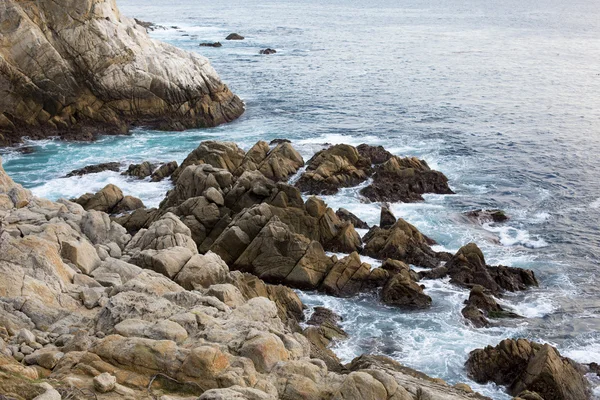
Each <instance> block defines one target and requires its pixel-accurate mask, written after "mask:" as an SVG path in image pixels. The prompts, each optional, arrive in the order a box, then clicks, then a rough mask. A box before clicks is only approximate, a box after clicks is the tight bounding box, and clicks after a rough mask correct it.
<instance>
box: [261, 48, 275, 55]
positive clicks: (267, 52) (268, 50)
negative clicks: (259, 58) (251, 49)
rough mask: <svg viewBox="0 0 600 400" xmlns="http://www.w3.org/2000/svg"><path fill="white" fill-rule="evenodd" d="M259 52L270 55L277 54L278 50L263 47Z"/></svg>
mask: <svg viewBox="0 0 600 400" xmlns="http://www.w3.org/2000/svg"><path fill="white" fill-rule="evenodd" d="M258 53H259V54H266V55H269V54H275V53H277V50H275V49H262V50H261V51H259V52H258Z"/></svg>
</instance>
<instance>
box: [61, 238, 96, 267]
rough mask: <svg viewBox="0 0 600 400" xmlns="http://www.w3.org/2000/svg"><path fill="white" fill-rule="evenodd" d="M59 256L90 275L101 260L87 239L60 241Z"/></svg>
mask: <svg viewBox="0 0 600 400" xmlns="http://www.w3.org/2000/svg"><path fill="white" fill-rule="evenodd" d="M61 256H62V257H63V258H64V259H66V260H68V261H70V262H72V263H73V264H74V265H75V266H76V267H77V268H79V270H80V271H81V272H83V273H84V274H86V275H90V274H91V273H92V271H94V270H95V269H96V268H97V267H98V266H99V265H100V262H101V260H100V257H98V253H97V252H96V249H95V248H94V246H92V245H91V244H90V243H89V242H88V241H87V240H82V241H75V240H72V241H64V242H62V247H61Z"/></svg>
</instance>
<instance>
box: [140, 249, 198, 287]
mask: <svg viewBox="0 0 600 400" xmlns="http://www.w3.org/2000/svg"><path fill="white" fill-rule="evenodd" d="M193 255H194V253H193V252H192V251H191V250H190V249H189V248H186V247H181V246H175V247H170V248H168V249H161V250H154V249H147V250H143V251H141V252H139V253H137V254H136V255H135V256H134V257H133V258H132V259H131V262H132V263H133V264H135V265H137V266H139V267H142V268H146V269H151V270H153V271H156V272H158V273H159V274H163V275H164V276H166V277H168V278H170V279H173V278H175V276H176V275H177V274H179V272H180V271H181V270H182V269H183V267H184V266H185V265H186V264H187V263H188V262H189V261H190V259H191V258H192V256H193Z"/></svg>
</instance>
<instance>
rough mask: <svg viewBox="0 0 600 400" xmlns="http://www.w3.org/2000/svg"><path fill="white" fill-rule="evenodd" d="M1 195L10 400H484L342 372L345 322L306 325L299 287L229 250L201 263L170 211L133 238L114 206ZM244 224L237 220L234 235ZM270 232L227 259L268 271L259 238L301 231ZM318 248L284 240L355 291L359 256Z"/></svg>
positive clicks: (361, 367)
mask: <svg viewBox="0 0 600 400" xmlns="http://www.w3.org/2000/svg"><path fill="white" fill-rule="evenodd" d="M195 167H201V166H189V167H188V168H195ZM211 168H213V167H212V166H211ZM219 187H220V186H219ZM215 190H216V189H215ZM282 193H283V192H282ZM105 197H106V198H107V199H108V197H107V196H105ZM210 197H211V198H213V197H212V196H210ZM201 198H205V197H201ZM0 199H2V201H0V221H1V223H0V274H1V275H2V279H1V280H0V393H2V395H3V396H8V397H11V398H16V399H31V398H34V397H35V398H38V399H55V398H56V399H58V398H61V396H62V397H63V398H88V397H89V396H91V397H97V398H102V399H115V400H116V399H123V398H131V399H148V400H149V399H154V398H161V396H163V395H165V396H166V397H162V398H163V399H166V398H169V397H168V396H175V397H176V398H178V397H185V396H195V397H198V396H199V398H200V399H233V398H239V399H248V400H250V399H265V400H275V399H280V398H285V399H315V400H316V399H324V398H326V399H340V400H341V399H346V400H359V399H373V400H376V399H399V400H417V399H422V398H424V397H423V396H427V397H428V398H444V399H448V400H467V399H475V398H481V397H480V396H478V395H476V394H473V393H468V392H466V391H464V390H461V389H458V388H454V387H451V386H448V385H446V384H445V383H443V382H440V381H439V380H435V379H432V378H429V377H427V376H426V375H424V374H419V373H417V372H416V371H412V370H410V369H408V368H404V367H402V366H401V365H400V364H398V363H396V362H394V361H392V360H390V359H388V358H386V357H382V356H378V357H375V358H368V357H363V358H362V359H360V360H355V361H356V362H353V363H352V364H351V365H349V366H347V367H343V366H341V365H340V364H339V360H337V358H336V357H335V354H333V353H332V352H331V350H330V349H329V348H328V344H329V343H330V342H331V341H332V340H343V338H344V337H345V336H346V334H345V333H344V332H343V330H342V329H341V328H340V326H339V325H338V324H337V322H338V321H337V318H335V316H334V315H332V314H330V313H326V312H323V311H322V310H315V313H314V314H313V318H312V319H311V321H310V324H309V325H308V327H307V328H306V329H304V330H302V329H301V328H300V326H299V322H301V321H302V319H303V309H304V306H303V304H302V302H301V301H300V299H299V298H298V296H297V295H296V294H295V293H294V292H293V291H292V290H291V289H288V288H286V287H284V286H275V285H269V284H267V283H265V282H263V281H262V280H260V279H259V278H257V277H256V276H253V275H249V274H245V273H243V272H240V271H230V270H229V268H228V265H227V263H226V262H225V260H223V259H222V258H221V257H220V256H219V255H218V254H217V253H214V252H206V253H205V254H199V253H198V246H197V244H196V241H195V240H194V239H193V237H192V231H191V229H190V228H189V227H188V226H186V224H184V222H183V220H182V219H180V218H179V217H178V216H177V215H175V214H173V213H171V212H168V211H167V212H161V213H157V215H156V216H155V217H154V218H152V219H153V221H152V222H150V223H149V224H148V225H147V226H145V227H143V228H141V229H140V230H139V231H138V232H137V233H136V234H135V235H134V236H133V237H132V236H131V235H129V234H128V233H127V232H126V230H125V228H123V227H122V226H121V225H119V224H118V223H116V222H114V221H111V220H110V218H109V216H108V215H107V214H105V213H104V212H102V211H96V210H91V211H86V210H85V209H84V208H83V207H82V206H80V205H78V204H76V203H74V202H70V201H67V200H59V201H57V202H51V201H47V200H44V199H39V198H36V197H33V196H32V195H31V194H30V193H29V192H28V191H26V190H24V189H23V188H21V187H20V186H19V185H17V184H15V183H14V182H13V181H12V180H11V179H10V178H9V177H8V176H7V175H6V174H5V173H4V171H3V170H1V169H0ZM192 199H193V198H192ZM192 199H185V200H183V199H182V200H183V204H185V202H186V201H189V200H192ZM203 204H206V203H203ZM211 204H215V205H216V203H211ZM317 205H318V204H316V203H315V204H314V205H313V206H317ZM178 207H179V206H178ZM203 207H204V206H203ZM221 207H223V206H221ZM255 207H263V208H265V207H266V208H267V209H268V208H269V207H271V206H269V205H268V204H257V205H256V206H255ZM311 207H312V206H311ZM311 207H307V208H309V209H310V208H311ZM176 208H177V207H176ZM332 213H333V211H332ZM242 214H243V215H248V216H251V215H252V214H251V212H250V211H246V212H244V213H242ZM255 215H256V216H258V219H259V220H260V219H261V218H262V214H260V213H259V214H255ZM333 215H335V214H333ZM236 218H237V217H236ZM267 222H268V223H267ZM243 226H244V224H241V225H235V224H234V225H232V226H231V232H234V233H232V235H234V234H239V230H240V229H241V228H242V227H243ZM261 226H262V228H261V229H259V230H258V232H257V233H256V234H255V235H253V236H252V237H253V238H254V239H253V241H252V242H250V243H249V245H248V246H246V248H240V249H237V250H236V248H235V246H234V245H235V241H228V242H227V243H228V247H227V250H228V251H229V253H224V254H231V253H235V252H236V251H237V252H239V251H240V250H241V255H242V256H241V257H236V258H235V260H238V258H239V262H240V263H241V260H247V262H248V263H252V264H253V265H254V266H255V267H256V268H258V269H259V270H260V269H262V268H263V267H266V266H268V265H269V261H268V260H269V258H270V257H271V255H270V254H267V257H266V258H262V257H261V254H264V252H265V251H266V250H268V249H269V247H268V246H266V247H264V248H262V246H260V245H258V243H259V242H261V241H262V242H269V241H273V240H276V239H277V237H278V235H281V234H283V235H300V234H298V233H292V232H290V231H289V229H290V228H289V226H288V225H286V224H283V223H281V222H279V223H278V222H277V217H273V218H269V219H268V220H267V221H265V223H263V224H262V225H261ZM236 227H237V228H238V229H234V228H236ZM249 229H250V228H249ZM236 231H237V233H235V232H236ZM224 232H227V231H224ZM248 232H250V231H248ZM239 236H240V238H243V235H241V234H239ZM307 241H308V247H310V246H313V247H315V248H317V249H318V247H319V246H320V244H319V243H317V242H314V241H312V242H311V241H310V240H309V239H306V238H304V239H303V238H298V239H297V241H287V242H284V243H282V244H284V245H285V246H287V248H286V249H285V254H286V255H287V256H294V257H297V256H298V255H300V256H301V257H304V258H305V259H306V260H305V262H302V261H300V262H298V263H296V265H295V266H294V267H293V268H292V274H294V273H296V272H297V275H298V276H300V275H302V274H305V275H306V276H312V275H314V276H318V274H319V271H318V270H317V269H316V268H315V266H317V265H318V263H317V262H316V261H318V259H319V257H321V258H322V259H323V261H324V262H327V263H331V267H332V268H333V269H335V270H336V271H338V272H339V273H337V274H336V276H337V277H338V278H336V279H335V280H332V281H331V282H329V283H328V287H332V288H337V289H339V290H341V291H343V292H345V291H351V292H354V290H355V289H354V287H355V286H356V283H357V282H356V279H355V277H357V276H358V275H357V274H356V273H346V271H350V270H352V271H353V270H354V267H353V265H354V261H352V262H350V260H348V261H343V262H341V263H339V265H340V268H339V269H336V267H335V266H334V265H333V264H334V261H335V260H334V259H329V258H328V257H326V256H325V254H324V253H322V254H321V253H320V252H318V251H317V252H315V253H314V254H316V255H317V258H315V257H313V256H308V255H307V252H306V251H304V248H303V247H302V246H304V245H305V244H307ZM215 243H216V242H215ZM253 243H254V244H253ZM297 249H300V250H301V251H297ZM303 251H304V253H303ZM281 252H284V249H283V248H282V250H281ZM321 252H322V250H321ZM352 257H353V258H352V259H353V260H354V259H357V255H354V256H352ZM326 260H330V261H326ZM357 260H358V259H357ZM273 262H274V263H276V264H274V265H273V267H275V270H283V269H285V268H287V266H288V265H291V263H289V262H287V259H286V258H285V257H282V258H281V259H277V260H274V261H273ZM392 264H393V263H392ZM298 265H300V266H298ZM301 268H304V272H301V271H300V269H301ZM328 268H329V267H328ZM398 268H401V267H398ZM358 270H360V271H362V270H365V272H366V269H365V268H364V267H363V266H362V265H361V266H359V268H358ZM389 270H390V271H392V270H394V268H393V267H389ZM374 271H375V270H374ZM382 271H383V270H382ZM372 274H373V272H371V274H370V275H372ZM384 275H385V274H384ZM318 279H320V278H318ZM340 372H346V373H340ZM36 396H41V397H36Z"/></svg>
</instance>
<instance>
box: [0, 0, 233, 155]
mask: <svg viewBox="0 0 600 400" xmlns="http://www.w3.org/2000/svg"><path fill="white" fill-rule="evenodd" d="M5 9H6V12H3V13H2V15H0V23H1V24H2V26H3V30H2V33H3V35H2V39H3V46H2V50H0V65H2V68H1V71H2V72H1V73H0V87H2V88H3V89H2V92H0V94H1V96H0V131H2V135H3V136H2V139H1V140H0V145H6V144H11V143H15V142H18V141H19V139H20V137H21V136H25V135H27V136H30V137H32V138H41V137H47V136H55V135H57V134H62V136H63V137H66V138H76V139H91V138H92V135H93V134H94V133H97V132H101V133H124V132H126V131H127V129H128V126H130V125H131V124H133V123H134V124H136V125H147V126H152V127H157V128H164V129H184V128H191V127H198V126H203V127H205V126H215V125H218V124H221V123H224V122H228V121H231V120H233V119H235V118H237V117H238V116H239V115H241V114H242V113H243V111H244V108H243V103H242V101H241V100H240V99H239V98H238V97H237V96H235V95H233V94H232V93H231V91H230V90H229V89H228V88H227V86H225V85H224V84H223V83H222V82H221V81H220V80H219V77H218V76H217V74H216V72H215V71H214V69H213V68H212V67H211V66H210V64H209V63H208V60H207V59H205V58H204V57H201V56H199V55H197V54H194V53H188V52H185V51H183V50H180V49H177V48H175V47H173V46H171V45H167V44H164V43H160V42H158V41H155V40H152V39H150V38H149V37H148V34H147V32H146V29H145V28H143V27H142V26H140V25H138V24H137V23H136V22H135V21H134V20H132V19H129V18H126V17H125V16H123V15H121V14H120V12H119V10H118V9H117V6H116V4H115V2H114V1H110V0H102V1H101V2H97V1H91V0H89V1H84V2H81V1H78V0H77V1H74V0H61V1H59V2H55V1H40V2H35V3H22V2H17V1H13V0H9V2H8V3H7V4H6V7H5ZM66 9H68V10H70V12H69V13H65V12H64V10H66ZM33 16H36V17H35V18H34V17H33ZM28 43H36V45H35V46H33V47H27V50H25V47H24V46H27V44H28ZM90 49H93V51H90ZM173 71H175V73H174V72H173Z"/></svg>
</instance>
